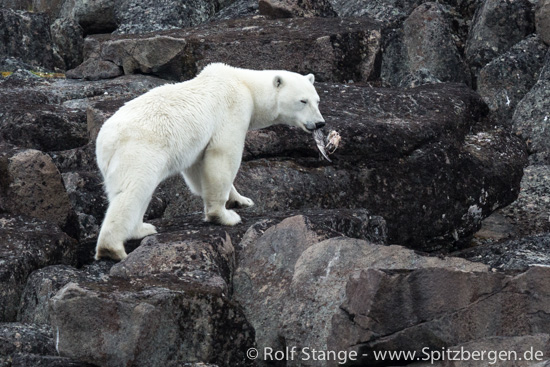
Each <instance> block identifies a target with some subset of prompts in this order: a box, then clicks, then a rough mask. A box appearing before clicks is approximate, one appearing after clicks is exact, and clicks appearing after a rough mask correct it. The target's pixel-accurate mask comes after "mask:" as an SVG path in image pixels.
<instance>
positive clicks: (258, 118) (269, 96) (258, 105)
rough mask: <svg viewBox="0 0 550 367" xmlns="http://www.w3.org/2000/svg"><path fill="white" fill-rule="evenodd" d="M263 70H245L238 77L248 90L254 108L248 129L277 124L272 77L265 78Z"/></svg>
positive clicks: (275, 98) (275, 99)
mask: <svg viewBox="0 0 550 367" xmlns="http://www.w3.org/2000/svg"><path fill="white" fill-rule="evenodd" d="M264 73H265V72H264V71H262V72H260V71H255V70H254V71H253V70H247V71H246V72H245V73H240V75H239V77H240V79H241V80H242V81H243V83H244V84H245V85H246V86H247V87H248V89H249V90H250V96H251V97H252V100H253V103H254V108H253V112H252V117H251V119H250V125H249V127H248V129H249V130H257V129H262V128H264V127H268V126H271V125H274V124H277V123H278V122H277V117H278V115H277V110H278V108H277V97H276V95H274V94H273V93H274V88H273V82H272V78H266V76H265V74H264Z"/></svg>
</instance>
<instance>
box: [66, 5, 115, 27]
mask: <svg viewBox="0 0 550 367" xmlns="http://www.w3.org/2000/svg"><path fill="white" fill-rule="evenodd" d="M115 4H116V1H115V0H94V1H90V0H71V1H64V2H63V6H62V8H61V9H60V10H59V17H60V18H62V19H71V20H74V21H75V22H77V23H78V24H79V25H80V26H81V27H82V29H83V31H84V34H86V35H88V34H95V33H111V32H112V31H114V30H115V29H116V28H117V26H118V25H117V22H116V18H115V7H116V5H115Z"/></svg>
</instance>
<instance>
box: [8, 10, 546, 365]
mask: <svg viewBox="0 0 550 367" xmlns="http://www.w3.org/2000/svg"><path fill="white" fill-rule="evenodd" d="M549 14H550V2H549V1H548V0H538V1H527V0H524V1H523V0H522V1H514V2H510V1H506V0H496V1H492V0H491V1H490V0H464V1H454V0H453V1H451V0H444V1H440V2H437V3H433V2H428V1H422V0H418V1H401V0H376V1H365V0H353V1H340V0H326V1H295V0H260V1H257V0H193V1H188V2H181V1H176V0H166V1H145V0H99V1H88V0H56V1H51V2H43V1H38V0H0V34H2V35H3V36H2V40H3V41H2V43H0V71H1V72H2V77H1V78H0V101H1V103H0V234H1V235H0V284H1V286H0V299H1V302H0V326H1V328H0V366H6V367H8V366H50V367H53V366H57V367H65V366H162V365H166V366H220V367H221V366H252V365H265V364H266V362H268V363H267V364H269V365H280V366H336V365H340V362H343V361H344V359H345V362H346V364H347V365H368V366H390V365H394V364H396V363H397V364H399V365H411V366H424V365H426V364H425V363H426V361H425V360H422V359H414V360H410V359H407V358H404V356H402V358H401V360H400V361H398V362H396V361H395V360H394V361H392V360H391V359H390V358H389V357H388V358H386V359H380V358H379V359H377V358H375V353H378V352H383V351H410V352H416V353H421V352H422V351H426V350H428V351H435V352H438V351H442V350H444V349H450V350H465V351H471V352H475V351H516V352H517V354H518V355H519V356H520V357H523V358H522V360H521V361H519V360H517V361H516V360H510V361H498V364H497V365H499V366H535V365H537V366H543V365H545V363H550V362H548V361H550V350H549V347H548V345H549V343H548V342H549V340H550V318H549V317H548V315H550V310H549V309H548V305H549V304H550V289H549V288H548V285H547V284H548V282H547V281H546V279H547V277H548V274H547V273H548V270H547V267H546V266H547V265H549V264H550V260H549V256H548V251H549V250H548V245H549V238H550V234H549V233H550V221H549V218H548V215H549V214H548V213H549V212H550V196H549V192H550V189H549V185H550V184H549V182H550V181H549V177H548V176H549V173H548V169H549V165H550V159H549V157H550V146H549V145H548V141H550V140H549V139H548V136H547V135H548V131H550V130H549V129H548V124H550V120H549V118H550V117H549V116H550V105H549V104H548V101H550V96H549V95H548V94H549V93H550V92H549V91H550V87H549V86H548V83H549V81H550V52H549V51H548V46H549V42H550V41H549V40H550V34H549V33H548V32H549V28H548V21H547V20H548V19H550V16H549ZM210 62H226V63H229V64H232V65H235V66H241V67H247V68H256V69H262V68H277V69H279V68H280V69H289V70H293V71H297V72H301V73H310V72H312V73H314V74H315V75H316V80H318V82H317V84H316V86H317V89H318V91H319V94H320V96H321V112H322V113H323V115H324V117H325V119H326V120H327V130H328V129H334V130H337V131H338V132H339V133H340V135H341V136H342V142H341V145H340V147H339V149H338V150H337V151H336V153H335V154H334V155H333V156H332V157H333V161H332V162H331V163H329V162H327V161H323V160H321V159H320V158H319V154H318V152H317V150H316V148H315V143H314V142H313V139H312V137H311V136H310V135H308V134H305V133H304V132H302V131H298V130H297V129H293V128H289V127H285V126H275V127H271V128H268V129H265V130H261V131H253V132H250V133H249V134H248V136H247V140H246V147H245V152H244V157H243V164H242V167H241V169H240V171H239V174H238V177H237V179H236V182H235V185H236V186H237V187H238V189H239V191H241V192H242V193H243V195H246V196H248V197H251V198H252V199H253V200H254V201H255V203H256V206H254V207H252V208H249V209H247V210H242V211H241V216H242V217H243V223H241V224H239V225H237V226H235V227H232V228H227V227H221V226H215V225H210V224H206V223H203V222H202V220H201V218H202V215H201V213H200V211H201V209H202V204H201V202H200V200H199V199H198V198H196V197H193V196H192V195H191V194H190V192H189V191H188V190H187V188H186V187H185V184H184V183H183V180H182V179H180V178H179V177H174V178H171V179H169V180H167V181H166V182H164V183H163V184H161V186H160V187H159V188H158V189H157V191H156V192H155V194H154V197H153V200H152V202H151V205H150V206H149V209H148V211H147V213H146V217H147V218H148V220H149V221H151V222H152V223H154V224H155V225H157V227H158V228H159V232H160V233H159V234H157V235H154V236H149V237H147V238H145V239H143V240H141V241H130V242H129V243H127V245H126V246H127V250H128V252H129V256H128V258H127V259H126V260H125V261H123V262H120V263H116V264H115V263H113V262H109V261H99V262H94V261H93V259H92V253H93V249H94V246H95V241H96V238H97V233H98V229H99V226H100V224H101V220H102V217H103V214H104V211H105V209H106V198H105V195H104V194H103V191H102V187H101V177H100V175H99V172H98V170H97V167H96V165H95V158H94V140H95V137H96V136H97V132H98V131H99V129H100V128H101V125H102V123H103V122H104V121H105V119H107V118H108V117H109V116H110V115H112V114H113V113H114V112H115V111H116V110H117V109H118V108H119V107H120V106H121V105H122V104H123V103H124V102H126V101H128V100H130V99H132V98H134V97H136V96H138V95H140V94H142V93H144V92H145V91H147V90H149V89H151V88H153V87H155V86H158V85H162V84H164V83H171V82H177V81H183V80H187V79H189V78H192V77H193V76H194V75H196V74H197V73H198V72H199V71H200V70H201V69H202V68H203V67H204V66H205V65H207V64H208V63H210ZM65 76H66V78H65ZM480 229H481V230H480ZM250 348H257V350H258V352H259V353H258V355H257V356H255V355H254V352H253V351H251V349H250ZM426 348H427V349H426ZM270 350H272V351H273V353H271V354H270V353H269V351H270ZM312 350H315V351H317V352H318V353H317V354H312ZM529 350H530V351H531V352H532V356H531V357H532V358H529V355H526V354H525V353H526V352H527V351H529ZM275 351H279V354H274V352H275ZM285 351H286V354H285V353H284V352H285ZM292 351H294V352H292ZM329 352H332V354H329ZM535 352H540V354H536V356H537V357H536V358H535ZM251 353H252V354H251ZM308 353H309V354H308ZM419 355H420V354H419ZM276 356H278V357H277V358H276ZM422 356H425V355H422ZM432 356H434V354H432ZM435 356H437V354H435ZM252 357H253V358H252ZM486 361H490V360H486ZM472 363H473V364H472ZM429 365H438V366H476V365H479V364H475V362H474V361H471V360H470V361H451V360H445V361H435V362H434V364H429Z"/></svg>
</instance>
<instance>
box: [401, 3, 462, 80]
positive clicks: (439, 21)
mask: <svg viewBox="0 0 550 367" xmlns="http://www.w3.org/2000/svg"><path fill="white" fill-rule="evenodd" d="M403 42H404V48H405V50H406V54H405V55H403V56H404V57H407V58H408V60H409V61H408V70H407V71H408V73H411V74H414V73H416V72H418V71H419V70H428V71H429V72H430V73H431V74H432V75H433V77H435V78H437V79H438V80H440V81H442V82H461V83H466V84H469V83H470V75H469V71H468V70H467V67H466V64H465V63H464V61H463V60H462V57H461V56H460V53H459V51H458V48H457V47H456V45H455V43H454V40H453V36H452V32H451V27H450V23H449V21H448V19H447V18H446V16H445V14H444V8H443V6H442V5H439V4H438V3H432V2H427V3H424V4H422V5H420V6H419V7H417V8H416V9H415V10H414V11H413V12H412V13H411V15H410V16H409V17H408V18H407V19H406V20H405V22H404V23H403Z"/></svg>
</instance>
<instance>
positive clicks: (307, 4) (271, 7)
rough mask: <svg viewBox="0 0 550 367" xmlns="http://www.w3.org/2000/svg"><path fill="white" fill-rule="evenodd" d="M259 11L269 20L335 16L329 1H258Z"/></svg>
mask: <svg viewBox="0 0 550 367" xmlns="http://www.w3.org/2000/svg"><path fill="white" fill-rule="evenodd" d="M259 11H260V14H261V15H265V16H267V17H269V18H292V17H335V16H336V13H335V12H334V10H333V9H332V5H331V4H330V2H329V0H320V1H319V0H314V1H311V0H306V1H301V0H300V1H298V0H260V1H259Z"/></svg>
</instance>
